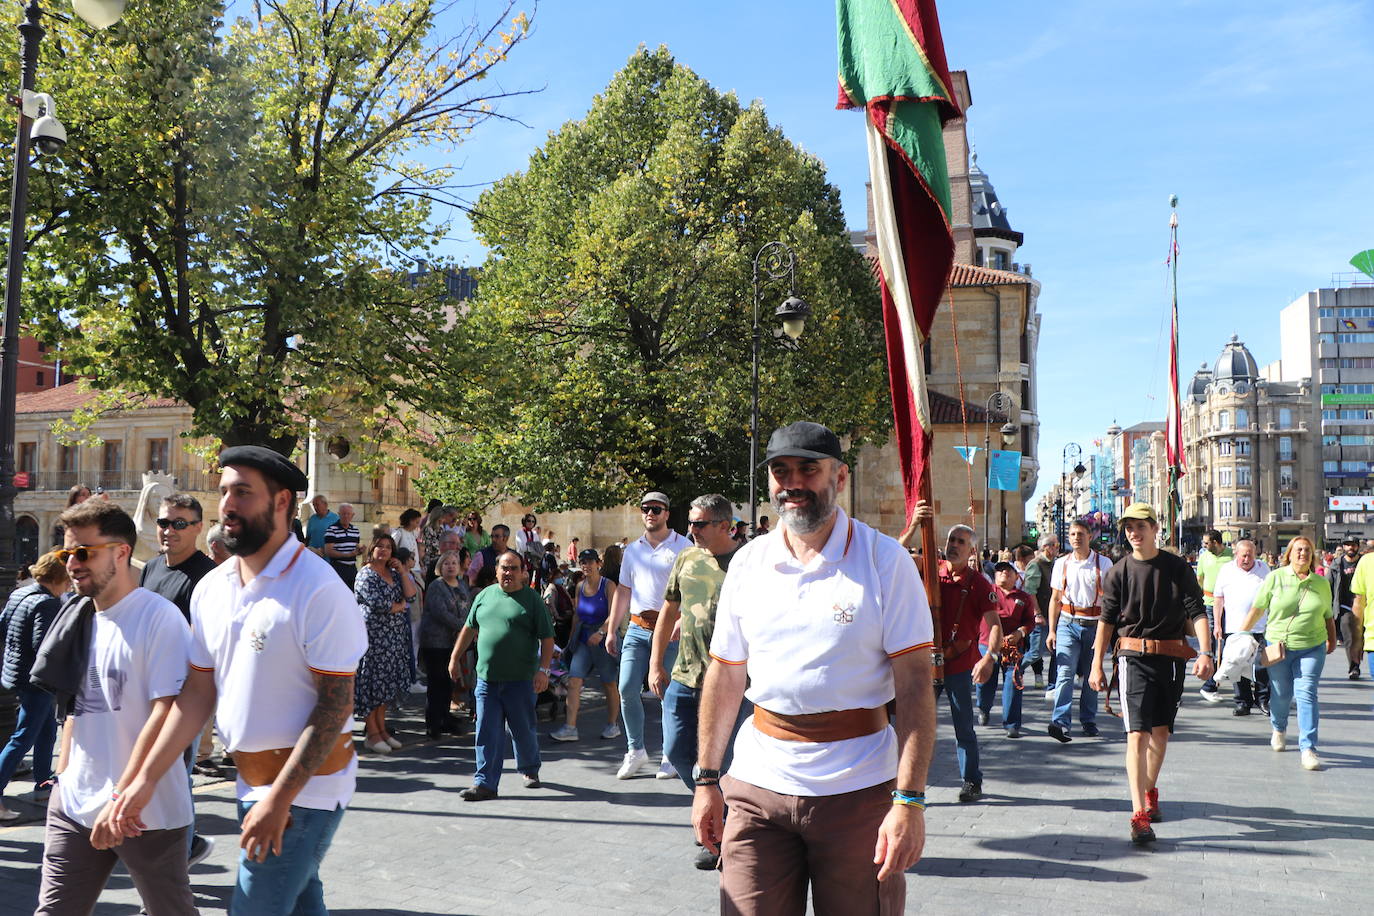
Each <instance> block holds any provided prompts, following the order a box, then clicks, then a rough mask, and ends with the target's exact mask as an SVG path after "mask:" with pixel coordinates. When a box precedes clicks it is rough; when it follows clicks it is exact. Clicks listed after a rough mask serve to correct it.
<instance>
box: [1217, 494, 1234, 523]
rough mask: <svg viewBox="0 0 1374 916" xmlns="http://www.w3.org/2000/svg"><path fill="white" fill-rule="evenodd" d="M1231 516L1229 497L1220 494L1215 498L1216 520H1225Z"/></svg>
mask: <svg viewBox="0 0 1374 916" xmlns="http://www.w3.org/2000/svg"><path fill="white" fill-rule="evenodd" d="M1230 518H1231V497H1229V496H1222V497H1219V498H1218V499H1217V521H1226V520H1229V519H1230Z"/></svg>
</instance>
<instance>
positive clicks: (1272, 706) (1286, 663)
mask: <svg viewBox="0 0 1374 916" xmlns="http://www.w3.org/2000/svg"><path fill="white" fill-rule="evenodd" d="M1325 667H1326V643H1324V642H1321V643H1317V644H1316V645H1315V646H1313V647H1312V648H1310V649H1289V650H1288V654H1287V657H1286V658H1285V659H1284V660H1283V661H1281V662H1275V663H1274V664H1272V665H1270V666H1269V721H1270V723H1271V724H1272V725H1273V726H1274V731H1276V732H1281V731H1286V730H1287V729H1288V712H1289V710H1290V709H1291V708H1292V706H1293V699H1294V698H1295V697H1296V698H1297V701H1298V749H1299V750H1304V751H1305V750H1308V749H1311V750H1314V751H1315V750H1316V749H1317V725H1318V723H1319V722H1320V721H1321V714H1320V712H1319V710H1318V709H1317V682H1318V681H1320V680H1321V677H1322V669H1323V668H1325Z"/></svg>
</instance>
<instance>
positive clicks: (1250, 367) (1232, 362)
mask: <svg viewBox="0 0 1374 916" xmlns="http://www.w3.org/2000/svg"><path fill="white" fill-rule="evenodd" d="M1257 378H1259V364H1258V363H1256V362H1255V358H1254V357H1253V356H1251V355H1250V351H1249V350H1248V349H1246V346H1245V344H1243V343H1241V342H1240V338H1238V337H1237V336H1236V335H1234V334H1232V335H1231V342H1230V343H1228V344H1227V345H1226V348H1225V349H1224V350H1222V351H1221V355H1220V356H1218V357H1217V366H1216V370H1215V371H1214V372H1213V373H1212V379H1213V381H1221V380H1222V379H1247V380H1254V379H1257Z"/></svg>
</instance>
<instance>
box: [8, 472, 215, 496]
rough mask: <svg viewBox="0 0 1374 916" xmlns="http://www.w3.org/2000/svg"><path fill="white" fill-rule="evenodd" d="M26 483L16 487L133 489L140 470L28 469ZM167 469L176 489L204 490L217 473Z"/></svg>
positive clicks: (138, 487) (139, 483) (138, 485)
mask: <svg viewBox="0 0 1374 916" xmlns="http://www.w3.org/2000/svg"><path fill="white" fill-rule="evenodd" d="M20 473H21V474H22V473H27V474H28V483H27V484H25V485H24V486H21V487H19V489H20V490H21V491H49V492H50V491H54V490H62V491H65V490H70V489H71V488H72V487H74V486H76V485H77V484H83V485H85V486H88V487H90V488H91V489H92V490H94V489H95V488H96V487H103V488H104V489H105V490H107V491H111V492H116V491H133V492H135V493H137V492H139V491H140V490H142V489H143V471H28V472H23V471H21V472H20ZM161 473H169V474H170V476H171V477H172V478H173V479H174V480H175V481H176V485H177V487H178V489H182V490H197V491H202V492H204V491H206V490H213V489H215V487H217V486H218V485H219V478H218V475H215V474H209V473H206V472H205V471H188V470H186V469H184V468H183V469H181V470H180V471H172V472H161Z"/></svg>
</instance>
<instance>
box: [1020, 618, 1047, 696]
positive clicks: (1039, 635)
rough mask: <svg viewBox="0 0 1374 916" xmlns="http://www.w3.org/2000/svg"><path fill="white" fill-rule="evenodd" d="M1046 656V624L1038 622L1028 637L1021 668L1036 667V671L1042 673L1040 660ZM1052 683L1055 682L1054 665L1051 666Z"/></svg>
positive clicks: (1023, 669)
mask: <svg viewBox="0 0 1374 916" xmlns="http://www.w3.org/2000/svg"><path fill="white" fill-rule="evenodd" d="M1044 657H1045V624H1043V623H1037V624H1036V625H1035V627H1034V628H1033V629H1032V630H1031V631H1030V635H1029V636H1027V637H1026V651H1025V653H1024V654H1023V655H1022V656H1021V670H1022V671H1025V670H1026V669H1027V668H1034V669H1035V673H1036V674H1039V673H1040V668H1041V665H1040V660H1041V659H1043V658H1044ZM1050 678H1051V681H1050V683H1053V682H1054V681H1053V678H1054V666H1053V665H1051V666H1050Z"/></svg>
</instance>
